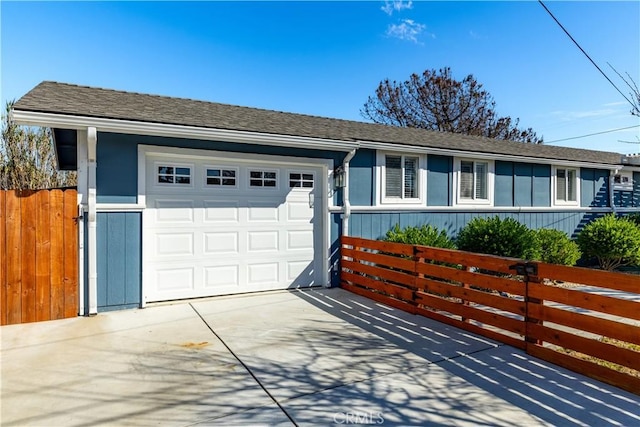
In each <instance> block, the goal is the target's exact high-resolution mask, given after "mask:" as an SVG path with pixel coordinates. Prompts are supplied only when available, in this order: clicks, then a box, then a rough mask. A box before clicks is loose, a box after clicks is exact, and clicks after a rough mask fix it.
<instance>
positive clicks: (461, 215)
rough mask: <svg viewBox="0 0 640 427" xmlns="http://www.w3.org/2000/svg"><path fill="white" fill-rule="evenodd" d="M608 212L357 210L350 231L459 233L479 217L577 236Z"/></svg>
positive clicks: (369, 235)
mask: <svg viewBox="0 0 640 427" xmlns="http://www.w3.org/2000/svg"><path fill="white" fill-rule="evenodd" d="M602 215H604V213H597V212H588V211H554V212H519V213H518V212H486V211H485V212H477V211H476V212H473V211H465V212H459V211H457V212H442V211H438V212H429V211H424V212H406V211H405V212H400V211H398V212H356V213H352V214H351V219H350V223H349V224H350V226H349V228H350V230H349V234H350V235H351V236H355V237H362V238H365V239H380V238H382V237H384V235H385V234H386V233H387V231H388V230H390V229H392V228H393V227H395V226H396V224H398V225H399V226H400V228H404V227H408V226H421V225H424V224H430V225H432V226H434V227H436V228H438V229H441V230H445V231H446V232H447V234H448V235H449V236H450V237H455V236H456V235H457V234H458V232H459V231H460V229H461V228H462V227H464V226H465V225H466V224H467V223H469V221H471V220H472V219H473V218H476V217H482V218H489V217H493V216H498V217H500V218H502V219H504V218H514V219H516V220H518V221H519V222H521V223H523V224H526V225H527V226H528V227H530V228H534V229H538V228H555V229H557V230H561V231H564V232H565V233H567V234H568V235H569V236H573V237H575V236H576V235H577V233H578V232H579V231H580V230H581V229H582V228H583V227H584V226H585V225H586V224H588V223H589V222H590V221H593V220H594V219H596V218H597V217H599V216H602Z"/></svg>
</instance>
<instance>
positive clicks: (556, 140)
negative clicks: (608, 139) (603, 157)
mask: <svg viewBox="0 0 640 427" xmlns="http://www.w3.org/2000/svg"><path fill="white" fill-rule="evenodd" d="M637 127H640V125H633V126H627V127H624V128H618V129H609V130H603V131H602V132H595V133H589V134H587V135H580V136H572V137H571V138H563V139H554V140H553V141H544V144H552V143H554V142H561V141H569V140H570V139H578V138H586V137H587V136H594V135H602V134H603V133H611V132H617V131H619V130H625V129H633V128H637Z"/></svg>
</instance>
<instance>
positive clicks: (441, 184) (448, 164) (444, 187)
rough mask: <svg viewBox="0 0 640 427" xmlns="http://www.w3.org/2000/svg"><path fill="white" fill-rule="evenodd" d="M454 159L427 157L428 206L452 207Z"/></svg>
mask: <svg viewBox="0 0 640 427" xmlns="http://www.w3.org/2000/svg"><path fill="white" fill-rule="evenodd" d="M452 185H453V158H452V157H449V156H436V155H431V154H430V155H429V156H427V206H451V205H452V200H451V195H452V194H453V191H452V188H451V187H452Z"/></svg>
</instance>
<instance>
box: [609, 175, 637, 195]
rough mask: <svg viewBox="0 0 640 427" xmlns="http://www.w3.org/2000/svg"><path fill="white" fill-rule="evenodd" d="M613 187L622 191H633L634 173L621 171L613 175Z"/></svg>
mask: <svg viewBox="0 0 640 427" xmlns="http://www.w3.org/2000/svg"><path fill="white" fill-rule="evenodd" d="M613 188H614V189H615V190H621V191H633V174H632V173H631V172H620V173H618V174H616V175H614V177H613Z"/></svg>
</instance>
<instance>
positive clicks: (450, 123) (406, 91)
mask: <svg viewBox="0 0 640 427" xmlns="http://www.w3.org/2000/svg"><path fill="white" fill-rule="evenodd" d="M360 113H361V114H362V116H363V117H364V118H366V119H369V120H371V121H373V122H375V123H380V124H386V125H391V126H402V127H415V128H421V129H430V130H437V131H443V132H453V133H462V134H466V135H476V136H485V137H488V138H496V139H505V140H512V141H520V142H530V143H537V144H541V143H542V138H541V137H538V136H537V135H536V133H535V132H534V131H533V130H532V129H531V128H528V129H519V128H518V125H519V123H520V119H518V118H516V119H512V118H511V117H499V116H498V114H497V113H496V111H495V101H494V100H493V97H492V96H491V95H490V94H489V93H488V92H487V91H486V90H484V89H483V88H482V84H480V83H478V82H477V81H476V79H475V78H474V77H473V75H471V74H469V75H468V76H467V77H465V78H464V79H463V80H462V81H457V80H455V79H454V78H453V77H452V75H451V69H450V68H449V67H447V68H443V69H440V70H439V71H436V70H426V71H425V72H423V73H422V74H421V75H418V74H412V75H411V76H410V77H409V79H408V80H406V81H404V82H400V83H398V82H396V81H393V82H391V81H389V79H385V80H383V81H382V82H380V85H379V86H378V88H377V89H376V93H375V96H370V97H369V98H368V99H367V102H366V103H365V104H364V107H363V108H362V110H361V111H360Z"/></svg>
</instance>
